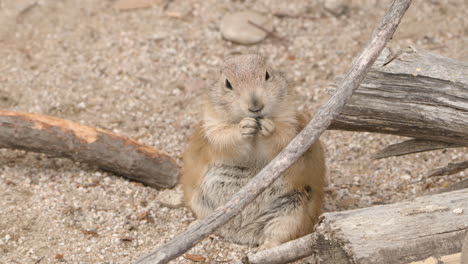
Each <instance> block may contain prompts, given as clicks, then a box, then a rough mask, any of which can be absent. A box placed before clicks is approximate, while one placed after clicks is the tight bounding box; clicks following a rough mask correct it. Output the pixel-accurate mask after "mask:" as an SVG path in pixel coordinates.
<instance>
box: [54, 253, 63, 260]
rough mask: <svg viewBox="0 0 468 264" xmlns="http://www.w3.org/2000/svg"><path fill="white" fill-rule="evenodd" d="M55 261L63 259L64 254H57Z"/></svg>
mask: <svg viewBox="0 0 468 264" xmlns="http://www.w3.org/2000/svg"><path fill="white" fill-rule="evenodd" d="M55 259H63V254H57V255H55Z"/></svg>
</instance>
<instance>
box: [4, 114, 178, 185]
mask: <svg viewBox="0 0 468 264" xmlns="http://www.w3.org/2000/svg"><path fill="white" fill-rule="evenodd" d="M0 148H10V149H21V150H26V151H33V152H40V153H45V154H48V155H51V156H55V157H66V158H70V159H72V160H75V161H79V162H84V163H89V164H92V165H95V166H97V167H99V168H101V169H103V170H106V171H110V172H112V173H115V174H118V175H121V176H124V177H127V178H129V179H131V180H135V181H139V182H142V183H144V184H146V185H149V186H153V187H158V188H172V187H174V185H175V184H176V183H177V176H178V170H179V168H178V166H177V164H176V162H175V160H174V159H173V158H171V157H170V156H168V155H167V154H165V153H163V152H160V151H158V150H155V149H153V148H151V147H149V146H146V145H143V144H141V143H138V142H136V141H134V140H132V139H129V138H127V137H124V136H120V135H117V134H115V133H113V132H110V131H107V130H103V129H100V128H94V127H89V126H84V125H80V124H77V123H74V122H71V121H68V120H63V119H59V118H56V117H51V116H45V115H38V114H29V113H18V112H9V111H0Z"/></svg>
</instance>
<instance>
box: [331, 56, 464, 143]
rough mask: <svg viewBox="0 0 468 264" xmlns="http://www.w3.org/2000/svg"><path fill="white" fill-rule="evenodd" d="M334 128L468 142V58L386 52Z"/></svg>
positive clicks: (336, 121) (332, 126)
mask: <svg viewBox="0 0 468 264" xmlns="http://www.w3.org/2000/svg"><path fill="white" fill-rule="evenodd" d="M337 83H338V81H337ZM330 129H339V130H350V131H368V132H377V133H385V134H394V135H399V136H406V137H412V138H417V139H424V140H434V141H441V142H446V143H454V144H458V145H464V146H468V62H462V61H457V60H453V59H449V58H445V57H442V56H439V55H434V54H431V53H428V52H425V51H420V50H416V49H415V48H409V49H406V50H404V51H403V52H399V53H397V54H396V55H395V56H392V55H391V54H389V52H388V50H386V52H383V53H382V55H381V57H379V59H378V60H377V62H376V63H375V64H374V66H373V68H372V70H371V71H370V72H369V73H368V75H367V76H366V78H365V79H364V81H363V82H362V84H361V86H360V87H359V89H357V91H356V93H355V94H354V95H353V96H352V98H351V100H350V102H349V103H348V104H347V105H346V107H345V108H344V109H343V111H342V112H341V113H340V115H339V116H338V117H337V118H336V119H335V120H334V121H333V123H332V125H331V126H330Z"/></svg>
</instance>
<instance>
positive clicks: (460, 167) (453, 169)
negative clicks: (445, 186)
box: [428, 160, 468, 177]
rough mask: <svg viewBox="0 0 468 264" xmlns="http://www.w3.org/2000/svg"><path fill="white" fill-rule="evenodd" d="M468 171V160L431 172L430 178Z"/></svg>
mask: <svg viewBox="0 0 468 264" xmlns="http://www.w3.org/2000/svg"><path fill="white" fill-rule="evenodd" d="M466 169H468V160H467V161H463V162H458V163H449V164H448V165H447V166H445V167H443V168H439V169H435V170H433V171H431V172H430V173H429V175H428V177H435V176H444V175H450V174H455V173H459V172H461V171H464V170H466Z"/></svg>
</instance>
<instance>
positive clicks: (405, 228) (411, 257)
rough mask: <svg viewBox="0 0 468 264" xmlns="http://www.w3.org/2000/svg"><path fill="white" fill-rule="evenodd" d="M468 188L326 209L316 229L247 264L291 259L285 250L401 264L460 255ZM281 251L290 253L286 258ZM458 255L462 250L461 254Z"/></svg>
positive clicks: (467, 222) (339, 260)
mask: <svg viewBox="0 0 468 264" xmlns="http://www.w3.org/2000/svg"><path fill="white" fill-rule="evenodd" d="M467 212H468V189H464V190H460V191H454V192H449V193H443V194H435V195H428V196H423V197H419V198H416V199H415V200H414V201H407V202H400V203H395V204H388V205H380V206H372V207H368V208H363V209H356V210H349V211H342V212H333V213H325V214H323V215H322V216H321V222H320V224H319V225H318V226H317V228H316V232H315V233H313V234H310V235H307V236H305V237H302V238H299V239H296V240H293V241H290V242H288V243H286V244H283V245H281V246H279V247H277V248H272V249H269V250H266V251H261V252H258V253H256V254H253V255H250V256H248V257H246V258H245V259H244V263H250V264H257V263H258V264H259V263H286V262H287V261H293V260H296V259H293V258H290V259H286V258H285V256H288V255H289V254H287V253H286V249H289V250H291V251H292V252H300V253H301V255H300V256H306V255H311V254H315V255H314V256H315V259H316V260H318V261H319V263H324V264H326V263H334V264H351V263H359V264H375V263H379V264H399V263H402V264H403V263H405V264H406V263H409V262H412V261H419V260H424V259H426V258H428V257H431V256H436V257H438V256H444V255H450V254H454V253H458V252H460V251H461V249H462V241H463V237H464V236H465V231H467V230H468V213H467ZM277 252H278V253H279V252H281V253H285V254H286V255H285V256H283V255H281V254H277ZM458 256H459V254H458Z"/></svg>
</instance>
